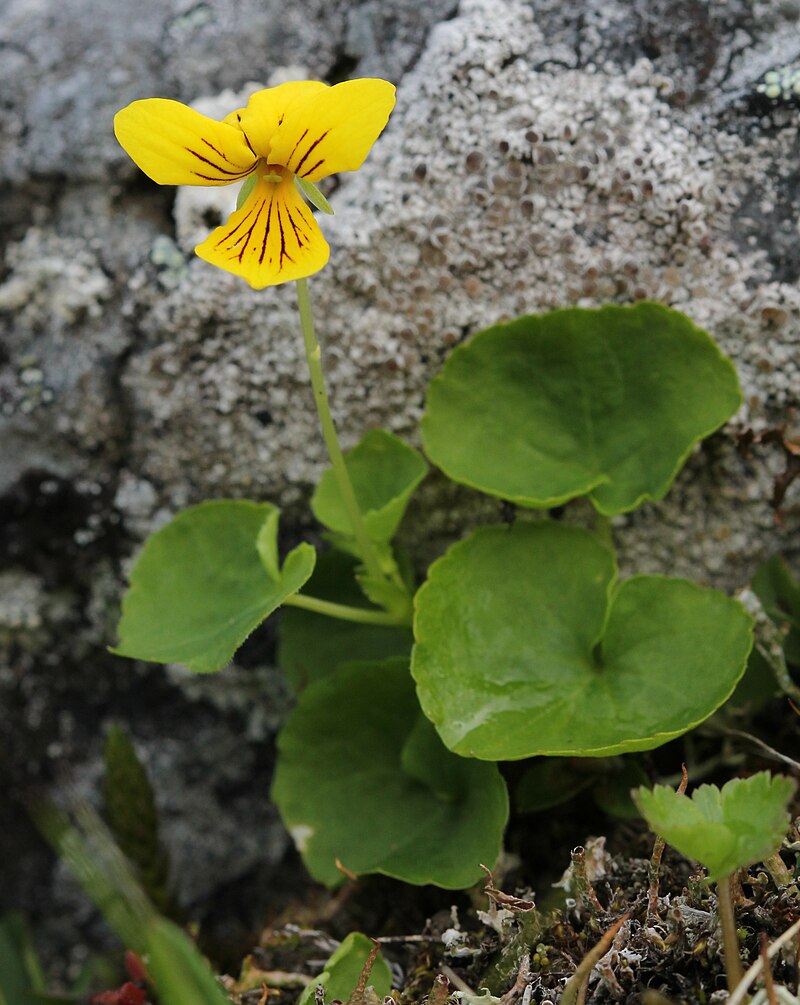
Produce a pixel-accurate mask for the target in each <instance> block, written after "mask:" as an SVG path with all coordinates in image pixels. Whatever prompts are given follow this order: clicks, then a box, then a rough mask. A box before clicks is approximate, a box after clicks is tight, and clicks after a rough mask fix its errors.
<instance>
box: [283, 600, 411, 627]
mask: <svg viewBox="0 0 800 1005" xmlns="http://www.w3.org/2000/svg"><path fill="white" fill-rule="evenodd" d="M283 605H284V607H286V606H289V607H302V608H303V609H304V610H306V611H313V612H314V613H315V614H324V615H326V616H327V617H329V618H339V619H340V620H342V621H357V622H359V623H360V624H363V625H408V626H409V627H410V626H411V617H410V616H408V617H403V616H401V615H396V614H391V613H390V612H389V611H369V610H366V609H365V608H363V607H350V606H349V605H347V604H335V603H333V601H330V600H320V598H319V597H309V596H307V595H306V594H304V593H294V594H292V596H291V597H287V598H286V600H284V602H283Z"/></svg>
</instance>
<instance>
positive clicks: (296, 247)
mask: <svg viewBox="0 0 800 1005" xmlns="http://www.w3.org/2000/svg"><path fill="white" fill-rule="evenodd" d="M194 250H195V252H196V253H197V254H198V255H199V256H200V258H202V259H204V260H205V261H206V262H210V263H211V264H212V265H217V266H219V268H221V269H225V270H226V271H228V272H233V273H235V274H236V275H237V276H241V277H242V278H243V279H246V280H247V282H248V283H249V284H250V285H251V286H252V287H253V289H256V290H260V289H262V288H263V287H265V286H274V285H276V284H277V283H286V282H288V281H289V280H290V279H303V278H304V277H305V276H310V275H312V273H314V272H319V270H320V269H321V268H322V267H323V266H324V265H325V263H326V262H327V261H328V255H329V254H330V248H329V247H328V242H327V241H326V240H325V238H324V237H323V236H322V232H321V231H320V229H319V227H318V226H317V222H316V220H315V219H314V217H313V216H312V215H311V210H310V209H309V208H308V206H307V205H306V204H305V202H304V201H303V199H302V197H301V196H300V194H299V192H298V191H297V189H296V188H295V184H294V179H293V177H292V176H291V175H290V174H287V175H286V177H284V178H283V179H282V180H281V181H280V182H272V181H266V180H265V179H264V177H263V176H262V177H260V178H259V179H258V184H257V185H256V187H255V188H254V189H253V192H252V193H251V194H250V196H249V198H248V199H247V202H245V204H244V205H243V206H242V208H241V209H237V210H236V212H235V213H232V214H231V216H230V218H229V220H228V222H227V223H226V224H224V225H223V226H222V227H217V229H216V230H215V231H214V232H213V233H212V234H211V235H210V236H209V237H208V238H206V240H205V241H203V243H202V244H198V246H197V247H196V248H195V249H194Z"/></svg>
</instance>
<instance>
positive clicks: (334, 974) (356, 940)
mask: <svg viewBox="0 0 800 1005" xmlns="http://www.w3.org/2000/svg"><path fill="white" fill-rule="evenodd" d="M373 946H374V943H373V942H372V940H371V939H368V938H367V937H366V935H362V934H361V932H351V933H350V934H349V935H348V936H347V938H346V939H345V940H344V942H343V943H342V944H341V945H340V946H339V948H338V949H337V950H336V952H335V953H334V954H333V956H331V958H330V959H329V960H328V962H327V963H326V964H325V969H324V970H323V971H322V973H321V974H320V975H319V977H317V978H316V979H315V980H313V981H311V983H310V984H309V985H308V986H307V987H306V988H305V990H304V991H303V993H302V994H301V995H300V998H299V999H298V1002H297V1005H311V1003H312V1002H313V1001H314V991H315V989H316V987H317V985H318V984H321V985H322V986H323V987H324V988H325V992H326V994H325V1001H328V1002H330V1001H334V1000H338V1001H342V1002H346V1001H349V999H350V996H351V995H352V993H353V991H354V990H355V989H356V987H357V986H358V982H359V979H360V978H361V972H362V970H363V969H364V967H365V965H366V963H367V960H368V959H369V955H370V953H371V952H372V950H373ZM369 985H372V987H373V988H374V989H375V993H376V994H377V995H378V997H379V998H383V997H384V996H385V995H388V994H389V992H390V991H391V990H392V972H391V970H390V969H389V965H388V963H387V962H386V960H385V959H384V958H383V955H382V954H381V953H378V955H377V957H376V958H375V962H374V963H373V964H372V970H371V971H370V975H369V980H368V983H367V986H369Z"/></svg>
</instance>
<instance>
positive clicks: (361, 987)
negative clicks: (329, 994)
mask: <svg viewBox="0 0 800 1005" xmlns="http://www.w3.org/2000/svg"><path fill="white" fill-rule="evenodd" d="M380 951H381V947H380V946H379V945H378V943H377V942H376V941H375V940H374V939H373V940H372V949H370V951H369V956H368V957H367V959H366V962H365V963H364V966H363V967H362V968H361V973H360V974H359V976H358V984H356V986H355V987H354V988H353V993H352V994H351V995H350V997H349V998H348V999H347V1002H346V1005H363V1002H364V1001H365V996H364V992H365V991H366V990H367V981H368V980H369V975H370V974H371V973H372V968H373V966H374V964H375V960H376V959H377V958H378V953H379V952H380Z"/></svg>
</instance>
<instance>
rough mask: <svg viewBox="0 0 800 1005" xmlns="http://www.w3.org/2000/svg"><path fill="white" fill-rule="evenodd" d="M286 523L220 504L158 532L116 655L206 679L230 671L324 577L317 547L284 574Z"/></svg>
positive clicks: (253, 508)
mask: <svg viewBox="0 0 800 1005" xmlns="http://www.w3.org/2000/svg"><path fill="white" fill-rule="evenodd" d="M278 518H279V511H278V509H277V507H275V506H273V505H271V504H270V503H254V502H247V501H245V500H241V499H220V500H215V501H213V502H206V503H201V504H200V505H199V506H192V507H191V508H190V509H187V510H184V511H183V512H182V513H179V514H178V516H176V517H175V518H174V519H173V520H171V521H170V522H169V523H168V524H166V525H165V526H164V527H162V528H161V529H160V530H158V531H156V533H155V534H153V535H152V536H151V537H150V538H148V540H147V542H146V543H145V546H144V548H143V549H142V551H141V554H140V555H139V558H138V559H137V561H136V564H135V566H134V568H133V571H132V572H131V577H130V588H129V589H128V592H127V593H126V595H125V598H124V599H123V602H122V620H121V621H120V623H119V637H120V642H119V645H118V646H117V647H116V649H113V650H112V652H115V653H118V654H119V655H120V656H130V657H132V658H134V659H140V660H150V661H152V662H154V663H183V664H185V665H186V666H187V667H189V669H190V670H194V671H195V672H197V673H207V672H209V671H212V670H221V669H222V668H223V667H224V666H225V665H226V664H227V663H228V662H229V661H230V659H231V657H232V656H233V654H234V653H235V652H236V650H237V649H238V648H239V646H240V645H241V644H242V643H243V642H244V640H245V639H246V638H247V636H248V635H249V634H250V633H251V632H252V631H253V630H254V629H255V628H257V627H258V625H260V624H261V622H262V621H264V619H265V618H266V617H268V615H270V614H271V613H272V612H273V611H274V610H275V608H276V607H279V606H280V605H281V604H282V603H283V601H284V600H286V598H287V597H289V596H291V595H292V594H293V593H297V591H298V590H299V589H300V588H301V587H302V585H303V584H304V583H305V582H306V580H307V579H308V578H309V576H310V575H311V573H312V571H313V569H314V559H315V553H314V549H313V548H312V547H311V545H310V544H299V545H298V546H297V547H296V548H295V549H294V550H293V551H291V552H290V553H289V554H288V555H287V556H286V560H285V561H284V563H283V567H282V568H280V569H279V567H278V553H277V534H278Z"/></svg>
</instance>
